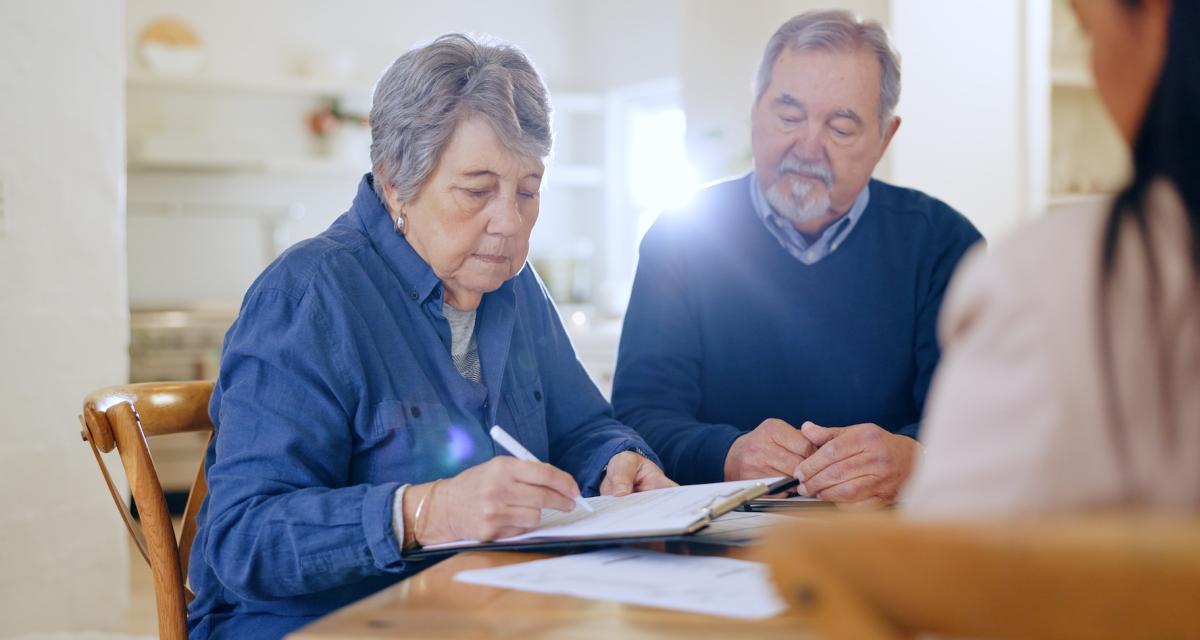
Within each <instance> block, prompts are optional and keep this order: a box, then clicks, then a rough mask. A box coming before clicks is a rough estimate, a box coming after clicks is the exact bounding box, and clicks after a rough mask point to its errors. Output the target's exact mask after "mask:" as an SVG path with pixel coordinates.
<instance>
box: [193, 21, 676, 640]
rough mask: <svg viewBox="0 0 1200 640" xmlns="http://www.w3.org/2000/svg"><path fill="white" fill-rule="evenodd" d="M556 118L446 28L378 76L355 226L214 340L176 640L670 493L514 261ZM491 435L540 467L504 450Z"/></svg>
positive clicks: (275, 626) (280, 626)
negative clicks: (180, 631) (428, 560)
mask: <svg viewBox="0 0 1200 640" xmlns="http://www.w3.org/2000/svg"><path fill="white" fill-rule="evenodd" d="M548 111H549V107H548V104H547V95H546V89H545V87H544V85H543V84H542V82H541V79H540V78H539V77H538V75H537V73H536V71H534V69H533V67H532V65H531V64H530V62H529V61H528V60H527V59H526V58H525V56H524V55H523V54H522V53H521V52H519V51H518V50H516V49H514V48H512V47H509V46H501V45H490V44H485V43H481V42H477V41H475V40H472V39H470V38H467V37H465V36H461V35H447V36H443V37H441V38H438V39H437V40H436V41H434V42H433V43H432V44H430V45H428V46H425V47H422V48H419V49H416V50H414V51H410V52H409V53H406V54H405V55H403V56H401V57H400V58H399V59H398V60H397V61H396V62H395V63H394V64H393V65H392V67H391V68H390V69H389V70H388V71H387V73H386V74H385V75H384V76H383V78H382V80H380V82H379V85H378V87H377V89H376V91H375V98H374V105H373V107H372V109H371V117H370V120H371V134H372V144H371V160H372V172H371V174H370V175H368V176H366V177H364V179H363V181H362V183H361V184H360V185H359V188H358V194H357V196H356V197H355V199H354V203H353V204H352V205H351V207H350V210H349V211H348V212H347V213H345V214H344V215H342V216H341V217H339V218H338V219H337V221H335V222H334V223H333V225H332V226H331V227H330V228H329V229H328V230H327V231H325V232H324V233H322V234H321V235H319V236H317V237H316V238H313V239H311V240H307V241H305V242H302V243H300V244H298V245H296V246H295V247H293V248H292V249H290V250H289V251H288V252H287V253H285V254H284V255H283V256H282V257H280V258H279V259H278V260H277V261H276V262H275V263H274V264H272V265H271V266H270V267H268V268H267V270H266V271H265V272H264V273H263V274H262V275H261V276H260V277H259V278H258V280H257V281H255V282H254V284H253V285H252V286H251V287H250V290H249V292H247V294H246V297H245V301H244V302H243V304H242V308H241V313H240V314H239V316H238V319H237V321H236V322H235V323H234V324H233V326H232V327H231V328H230V330H229V333H228V335H227V336H226V340H225V347H224V352H223V355H222V360H221V373H220V379H219V380H218V384H217V386H216V389H215V391H214V393H213V398H212V405H211V408H210V411H211V414H212V418H213V423H214V424H216V426H217V431H216V437H215V439H214V441H213V444H212V446H211V447H210V448H209V450H208V455H207V460H206V469H207V473H208V482H209V487H210V489H209V495H208V498H207V500H206V501H205V503H204V506H203V508H202V509H201V511H200V515H199V532H198V534H197V537H196V542H195V546H194V548H193V550H192V561H191V571H190V576H189V577H190V580H191V585H192V587H193V588H194V590H195V592H196V600H195V601H194V602H192V605H191V610H190V616H189V618H190V620H189V625H190V633H191V637H193V638H206V637H239V638H242V637H253V638H263V637H278V636H281V635H283V634H284V633H286V632H288V631H290V630H292V629H294V628H296V627H298V626H300V625H301V624H303V623H305V622H307V621H309V620H311V619H313V618H314V617H316V616H319V615H321V614H324V613H326V612H328V611H331V610H333V609H334V608H336V607H339V606H342V605H345V604H347V603H349V602H352V601H354V600H357V599H359V598H362V597H363V596H365V595H367V594H369V593H371V592H373V591H376V590H378V589H380V588H382V587H384V586H387V585H389V584H392V583H394V582H396V581H397V580H399V579H401V578H403V577H405V576H407V575H411V574H412V573H414V572H415V571H418V570H420V569H421V568H422V567H423V566H424V564H423V563H421V562H413V561H409V560H406V558H405V550H406V549H411V548H413V547H415V546H418V545H424V544H431V543H437V542H445V541H450V540H456V539H476V540H489V539H493V538H497V537H503V536H507V535H512V534H516V533H520V532H523V531H526V530H528V529H530V528H532V527H534V526H536V525H537V524H538V521H539V518H540V514H541V510H542V509H544V508H551V509H558V510H562V511H570V510H572V509H573V508H574V502H573V501H574V498H576V497H578V496H579V495H580V494H581V493H582V494H595V493H597V492H599V493H602V494H618V495H619V494H622V493H628V492H630V491H639V490H643V489H652V488H658V487H663V486H669V485H671V484H673V483H671V482H670V481H669V480H667V479H666V477H665V476H663V474H662V472H661V471H660V469H659V467H658V465H657V459H655V458H654V456H653V454H652V453H651V451H650V448H649V447H648V446H647V445H646V444H645V442H643V441H642V440H641V438H639V437H638V436H637V435H636V434H635V433H634V432H633V431H632V430H631V429H629V428H627V427H625V426H624V425H621V424H619V423H618V422H616V421H614V420H613V418H612V416H611V409H610V407H609V405H608V403H607V402H605V400H604V398H603V397H602V396H601V395H600V393H599V391H598V390H597V389H596V387H595V385H593V384H592V382H591V381H590V380H589V379H588V377H587V374H586V373H585V372H584V370H583V368H582V367H581V366H580V364H579V362H578V361H577V360H576V358H575V353H574V351H573V350H572V348H571V343H570V341H569V340H568V338H567V335H566V333H565V332H564V330H563V326H562V324H561V323H560V321H559V318H558V315H557V313H556V311H555V308H554V304H553V303H552V302H551V301H550V299H549V297H548V296H547V294H546V290H545V288H544V287H543V286H542V284H541V282H540V281H539V280H538V277H537V275H536V274H535V273H534V272H533V270H532V269H531V268H530V267H528V266H527V265H526V264H525V258H526V254H527V252H528V242H529V234H530V231H531V230H532V228H533V224H534V222H535V221H536V220H537V217H538V191H539V189H540V185H541V182H542V174H543V171H544V168H543V164H542V159H543V158H545V157H546V156H547V155H548V154H549V152H550V125H549V116H548ZM494 424H499V425H501V426H503V427H504V428H505V429H506V430H508V431H509V432H510V433H511V434H512V435H513V436H514V437H515V438H516V439H517V440H519V441H520V442H521V443H522V444H524V446H525V447H526V448H527V449H529V450H530V451H531V452H532V453H533V454H535V455H536V456H537V457H538V459H540V460H548V461H549V464H545V463H539V462H526V461H520V460H516V459H515V458H512V457H509V456H502V455H498V454H502V453H503V451H502V450H499V451H498V450H497V448H496V446H495V445H494V444H493V442H492V440H491V439H490V438H489V436H488V428H489V427H490V426H491V425H494Z"/></svg>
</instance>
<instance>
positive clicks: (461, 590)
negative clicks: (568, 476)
mask: <svg viewBox="0 0 1200 640" xmlns="http://www.w3.org/2000/svg"><path fill="white" fill-rule="evenodd" d="M642 546H644V547H647V548H651V549H655V550H659V551H668V552H671V553H683V554H691V555H724V556H729V557H740V558H746V557H748V555H749V550H748V549H746V548H735V547H720V546H716V545H708V544H697V543H691V542H688V543H681V542H674V543H656V544H647V545H642ZM549 557H552V554H547V553H530V552H512V551H507V552H505V551H490V552H487V551H477V552H469V553H460V554H458V555H456V556H454V557H452V558H450V559H448V560H445V561H443V562H441V563H439V564H437V565H435V566H433V567H431V568H429V569H426V570H425V571H423V572H421V573H418V574H417V575H415V576H413V577H411V578H408V579H406V580H404V581H402V582H398V583H396V584H395V585H393V586H391V587H389V588H387V589H384V590H383V591H380V592H379V593H376V594H374V595H372V596H369V597H367V598H364V599H362V600H360V601H358V602H356V603H354V604H352V605H350V606H347V607H345V608H342V609H340V610H338V611H335V612H333V613H331V614H329V615H327V616H325V617H323V618H321V619H319V620H317V621H316V622H314V623H313V624H311V625H309V626H307V627H304V628H303V629H300V630H299V631H297V632H296V633H294V634H292V635H290V636H288V637H289V638H291V639H293V640H318V639H319V640H331V639H335V638H340V639H351V638H385V637H386V638H422V639H429V640H435V639H436V640H453V639H456V638H519V639H522V640H524V639H526V638H530V639H533V638H603V639H604V640H626V639H637V638H688V639H692V638H721V639H723V640H724V639H727V638H737V637H753V638H761V639H764V640H768V639H773V638H780V639H783V638H787V639H788V640H797V639H801V640H802V639H803V638H811V637H813V636H812V634H811V631H809V630H808V629H807V628H806V626H805V625H804V624H803V623H801V622H800V621H799V619H798V618H797V617H796V615H795V614H793V613H792V612H790V611H789V612H785V613H783V614H781V615H779V616H776V617H774V618H770V619H768V620H758V621H747V620H737V619H732V618H719V617H715V616H706V615H700V614H694V613H683V612H679V611H668V610H664V609H654V608H650V607H641V606H634V605H627V604H620V603H616V602H605V601H599V600H586V599H582V598H575V597H572V596H563V595H546V594H540V593H530V592H526V591H516V590H513V589H501V588H497V587H486V586H480V585H474V584H466V583H462V582H454V576H455V574H457V573H458V572H459V571H464V570H467V569H484V568H488V567H499V566H502V565H506V564H512V563H515V562H525V561H529V560H538V559H541V558H549Z"/></svg>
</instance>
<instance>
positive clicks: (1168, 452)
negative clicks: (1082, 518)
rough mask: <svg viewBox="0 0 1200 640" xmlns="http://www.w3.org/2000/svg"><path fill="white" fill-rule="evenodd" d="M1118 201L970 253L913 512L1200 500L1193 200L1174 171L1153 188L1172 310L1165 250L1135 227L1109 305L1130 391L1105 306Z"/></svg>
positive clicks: (911, 496) (957, 283)
mask: <svg viewBox="0 0 1200 640" xmlns="http://www.w3.org/2000/svg"><path fill="white" fill-rule="evenodd" d="M1107 206H1108V204H1107V203H1106V204H1105V207H1103V208H1101V209H1096V208H1087V209H1077V210H1073V211H1064V212H1062V213H1056V214H1054V215H1052V216H1049V217H1048V218H1046V219H1044V220H1041V221H1039V222H1037V223H1035V224H1033V225H1030V226H1029V227H1027V228H1025V229H1023V230H1022V231H1020V232H1018V233H1017V234H1015V236H1014V237H1012V238H1011V239H1009V240H1008V241H1007V242H1005V243H1003V244H1002V245H1001V246H999V247H997V248H996V249H995V250H994V252H993V253H991V254H990V255H988V254H985V253H984V252H983V251H982V250H980V249H977V250H974V251H973V252H972V253H971V254H970V255H969V257H968V258H967V259H965V260H964V262H963V266H962V267H961V269H960V271H959V273H958V274H957V275H956V276H955V278H954V280H953V281H952V283H951V285H950V289H949V292H948V294H947V297H946V304H945V307H944V308H943V310H942V316H941V323H940V325H939V331H940V338H941V341H942V345H943V353H942V360H941V365H940V368H939V370H938V372H937V374H936V376H935V378H934V381H933V385H932V388H931V391H930V400H929V402H928V404H927V406H926V415H925V420H924V423H923V425H922V435H921V439H922V442H923V443H924V444H925V450H924V453H923V454H922V457H921V460H920V461H919V463H918V466H917V470H916V472H915V473H914V475H913V478H912V480H911V482H910V483H909V485H908V487H907V488H906V490H905V492H904V493H903V495H902V497H901V500H902V502H903V503H904V508H905V509H906V510H908V511H910V512H916V513H929V514H945V513H951V512H953V513H963V514H980V515H982V514H1006V513H1007V514H1013V513H1022V512H1024V513H1029V512H1034V513H1036V512H1046V511H1053V510H1081V509H1092V508H1104V507H1116V506H1122V505H1128V504H1131V503H1136V504H1142V505H1148V506H1152V507H1154V508H1159V509H1168V510H1197V509H1200V312H1198V308H1200V303H1198V300H1200V295H1198V293H1197V288H1196V280H1195V278H1194V277H1193V275H1192V270H1191V268H1190V265H1189V257H1188V251H1189V248H1190V247H1189V243H1190V234H1189V233H1188V232H1187V228H1186V217H1185V215H1184V209H1183V204H1182V202H1181V201H1180V199H1179V197H1178V194H1177V193H1176V192H1175V191H1174V189H1172V188H1171V187H1170V186H1168V185H1167V184H1166V183H1165V182H1160V183H1158V184H1156V185H1155V186H1154V187H1153V188H1152V189H1151V194H1150V198H1149V211H1150V212H1151V213H1150V215H1149V219H1150V220H1151V222H1150V227H1149V228H1150V233H1149V235H1150V237H1151V238H1152V242H1153V243H1154V251H1153V256H1154V259H1153V262H1154V263H1155V264H1156V265H1157V268H1158V270H1159V277H1160V282H1161V301H1162V302H1161V304H1159V305H1158V308H1159V309H1160V315H1159V316H1158V317H1157V318H1156V317H1155V315H1154V313H1153V311H1152V308H1153V306H1154V305H1152V304H1151V299H1152V295H1153V294H1152V287H1151V285H1150V282H1151V279H1150V278H1149V277H1148V273H1149V268H1150V261H1149V260H1148V258H1147V256H1148V255H1149V254H1148V253H1147V252H1146V250H1145V248H1144V246H1143V242H1142V238H1141V236H1139V234H1137V233H1136V230H1135V228H1134V226H1133V224H1132V223H1130V224H1127V225H1126V227H1125V228H1124V229H1123V230H1122V237H1121V241H1120V244H1119V247H1120V252H1119V254H1118V259H1117V267H1116V271H1115V272H1114V280H1113V283H1112V286H1111V289H1110V290H1109V291H1110V293H1109V296H1110V297H1109V307H1108V308H1109V310H1110V314H1111V316H1110V317H1111V321H1110V322H1111V329H1110V335H1111V341H1110V344H1111V345H1112V347H1111V348H1112V358H1113V360H1112V361H1113V362H1114V363H1115V366H1114V367H1113V375H1114V377H1115V383H1114V387H1113V388H1117V389H1119V390H1120V391H1119V393H1118V394H1117V396H1118V397H1117V398H1109V397H1108V396H1109V395H1110V394H1109V392H1108V389H1109V388H1110V387H1109V386H1108V385H1107V384H1106V382H1105V378H1104V371H1105V365H1104V356H1103V353H1104V351H1103V350H1102V345H1103V341H1102V340H1101V337H1100V330H1101V329H1100V327H1101V325H1100V317H1101V316H1100V314H1099V312H1098V304H1099V282H1100V243H1101V238H1102V237H1103V228H1104V222H1105V219H1106V217H1107ZM1156 327H1157V328H1156ZM1159 340H1161V342H1160V343H1158V344H1156V341H1159ZM1114 409H1115V413H1116V415H1118V416H1119V417H1120V420H1119V421H1117V422H1111V421H1110V419H1111V418H1113V417H1114V415H1113V414H1114ZM1172 414H1173V415H1172Z"/></svg>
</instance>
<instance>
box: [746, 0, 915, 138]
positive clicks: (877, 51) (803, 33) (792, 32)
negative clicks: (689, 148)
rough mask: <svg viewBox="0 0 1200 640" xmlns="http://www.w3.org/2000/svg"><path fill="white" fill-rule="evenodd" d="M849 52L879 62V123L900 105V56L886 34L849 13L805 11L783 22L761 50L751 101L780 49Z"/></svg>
mask: <svg viewBox="0 0 1200 640" xmlns="http://www.w3.org/2000/svg"><path fill="white" fill-rule="evenodd" d="M785 47H787V48H789V49H791V50H816V51H829V52H839V53H844V52H852V51H858V50H861V49H865V50H867V51H869V52H871V53H873V54H874V55H875V58H876V59H877V60H879V69H880V74H879V75H880V86H879V124H880V126H881V127H882V126H883V123H884V121H886V120H887V119H888V118H890V117H891V116H892V114H893V113H895V111H896V104H897V103H899V102H900V55H899V54H897V53H896V50H895V49H893V48H892V43H891V41H890V40H889V39H888V35H887V31H884V29H883V27H882V26H881V25H880V24H879V23H878V22H876V21H874V20H862V19H860V18H858V17H856V16H854V15H853V14H851V13H850V12H849V11H841V10H830V11H809V12H806V13H802V14H800V15H798V16H796V17H794V18H792V19H791V20H788V21H787V22H785V23H783V26H781V27H779V30H778V31H776V32H775V35H773V36H771V40H770V41H768V42H767V48H766V50H765V51H763V58H762V62H761V63H760V64H759V66H758V75H757V76H756V77H755V82H754V99H755V100H757V99H759V98H761V97H762V94H763V92H764V91H766V90H767V87H768V86H769V85H770V84H771V71H772V69H773V68H774V66H775V61H776V60H778V59H779V55H780V54H781V53H783V50H784V48H785Z"/></svg>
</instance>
